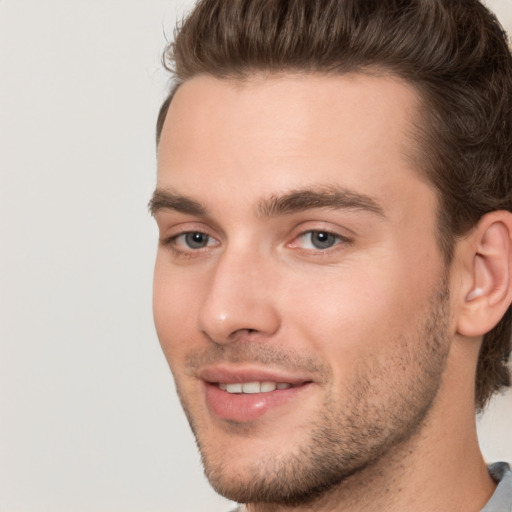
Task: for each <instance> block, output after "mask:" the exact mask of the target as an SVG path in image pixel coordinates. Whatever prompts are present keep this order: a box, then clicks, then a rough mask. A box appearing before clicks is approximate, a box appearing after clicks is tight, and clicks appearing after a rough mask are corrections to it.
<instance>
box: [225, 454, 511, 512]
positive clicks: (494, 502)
mask: <svg viewBox="0 0 512 512" xmlns="http://www.w3.org/2000/svg"><path fill="white" fill-rule="evenodd" d="M488 469H489V474H490V475H491V477H492V478H493V480H494V481H495V482H496V483H497V484H498V486H497V487H496V490H495V491H494V494H493V495H492V496H491V499H490V500H489V501H488V502H487V505H485V507H484V508H483V509H482V510H481V511H480V512H512V472H511V471H510V466H509V465H508V464H507V463H506V462H496V463H495V464H491V465H489V466H488ZM242 511H243V507H242V506H241V505H240V507H238V508H236V509H235V510H233V511H232V512H242Z"/></svg>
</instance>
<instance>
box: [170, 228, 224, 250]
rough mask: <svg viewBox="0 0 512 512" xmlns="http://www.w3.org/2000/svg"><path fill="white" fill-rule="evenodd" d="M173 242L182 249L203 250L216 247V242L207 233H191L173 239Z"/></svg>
mask: <svg viewBox="0 0 512 512" xmlns="http://www.w3.org/2000/svg"><path fill="white" fill-rule="evenodd" d="M171 242H172V243H173V244H174V245H175V246H176V247H178V248H180V247H181V249H202V248H204V247H209V246H211V245H215V241H214V239H213V238H211V237H210V236H209V235H207V234H206V233H201V231H189V232H187V233H182V234H181V235H177V236H175V237H173V238H172V240H171Z"/></svg>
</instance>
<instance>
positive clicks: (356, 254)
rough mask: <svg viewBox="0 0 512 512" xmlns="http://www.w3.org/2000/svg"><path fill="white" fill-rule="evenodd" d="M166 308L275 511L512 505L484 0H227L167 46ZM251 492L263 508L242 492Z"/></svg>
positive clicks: (499, 194) (197, 388)
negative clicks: (500, 453) (492, 456)
mask: <svg viewBox="0 0 512 512" xmlns="http://www.w3.org/2000/svg"><path fill="white" fill-rule="evenodd" d="M167 64H168V67H169V68H171V69H172V70H173V72H174V75H175V78H176V83H175V86H174V88H173V90H172V91H171V94H170V95H169V98H168V100H167V101H166V102H165V103H164V105H163V107H162V110H161V113H160V117H159V122H158V130H157V138H158V183H157V188H156V191H155V193H154V196H153V198H152V200H151V203H150V209H151V212H152V214H153V215H154V216H155V218H156V220H157V223H158V226H159V232H160V243H159V248H158V255H157V261H156V268H155V282H154V314H155V322H156V328H157V332H158V336H159V339H160V342H161V344H162V347H163V350H164V353H165V355H166V357H167V360H168V362H169V364H170V367H171V370H172V372H173V375H174V378H175V381H176V387H177V390H178V393H179V396H180V399H181V402H182V404H183V408H184V410H185V412H186V414H187V417H188V420H189V422H190V425H191V428H192V429H193V431H194V434H195V436H196V439H197V443H198V446H199V448H200V451H201V455H202V460H203V464H204V467H205V472H206V475H207V477H208V478H209V480H210V482H211V484H212V485H213V487H214V488H215V489H216V490H217V491H218V492H219V493H221V494H223V495H224V496H226V497H228V498H230V499H232V500H235V501H237V502H239V503H242V504H244V505H243V507H245V508H243V510H247V511H250V512H254V511H291V510H301V511H303V510H304V511H305V510H308V511H313V510H314V511H344V512H348V511H350V512H352V511H357V512H361V511H373V512H375V511H394V512H402V511H409V512H410V511H416V512H421V511H455V510H457V511H458V510H461V511H462V510H463V511H467V512H472V511H474V512H477V511H480V510H483V511H485V512H491V511H493V512H495V511H500V512H501V511H510V510H512V508H511V507H512V479H511V476H510V470H509V468H508V466H507V465H506V464H505V463H500V464H496V465H493V466H489V467H487V466H486V464H485V463H484V460H483V458H482V455H481V453H480V450H479V447H478V441H477V437H476V429H475V410H479V409H481V408H483V407H484V405H485V404H486V402H487V401H488V399H489V398H490V396H491V395H492V394H493V393H494V392H495V391H496V390H498V389H499V388H500V387H501V386H503V385H508V384H509V382H510V376H509V373H508V370H507V366H506V362H507V360H508V356H509V353H510V331H511V317H510V304H511V301H512V285H511V272H512V258H511V255H512V213H511V210H512V193H511V184H512V173H511V166H512V154H511V152H512V143H511V141H512V131H511V130H512V58H511V55H510V52H509V50H508V47H507V44H506V38H505V35H504V33H503V31H502V29H501V28H500V26H499V24H498V23H497V21H496V20H495V18H494V17H493V16H492V15H491V14H490V13H489V12H488V11H487V10H486V9H485V8H484V7H483V6H482V5H481V4H480V3H479V2H478V1H476V0H458V1H457V2H454V1H453V0H401V1H399V0H236V1H235V0H204V1H201V2H199V4H198V5H197V7H196V8H195V10H194V11H193V12H192V14H191V15H190V16H189V17H188V19H187V20H186V21H185V22H184V24H183V25H182V26H181V28H180V30H179V31H178V33H177V37H176V41H175V43H173V44H171V45H170V46H169V48H168V50H167ZM241 510H242V508H241Z"/></svg>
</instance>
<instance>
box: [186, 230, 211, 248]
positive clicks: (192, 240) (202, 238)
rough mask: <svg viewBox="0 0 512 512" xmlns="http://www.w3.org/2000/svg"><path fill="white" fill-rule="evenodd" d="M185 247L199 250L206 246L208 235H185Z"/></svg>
mask: <svg viewBox="0 0 512 512" xmlns="http://www.w3.org/2000/svg"><path fill="white" fill-rule="evenodd" d="M185 240H186V242H187V245H188V246H189V247H190V248H192V249H200V248H201V247H206V245H207V244H208V235H205V234H204V233H187V234H186V235H185Z"/></svg>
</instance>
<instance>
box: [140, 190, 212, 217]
mask: <svg viewBox="0 0 512 512" xmlns="http://www.w3.org/2000/svg"><path fill="white" fill-rule="evenodd" d="M148 209H149V213H151V215H153V217H154V216H155V215H156V213H157V212H159V211H161V210H173V211H176V212H180V213H186V214H189V215H195V216H197V217H206V215H207V211H206V208H205V207H204V206H203V205H202V204H201V203H199V202H198V201H195V200H194V199H191V198H189V197H186V196H182V195H180V194H176V193H174V192H171V191H169V190H162V189H158V188H157V189H156V190H155V191H154V192H153V197H152V198H151V199H150V201H149V204H148Z"/></svg>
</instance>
